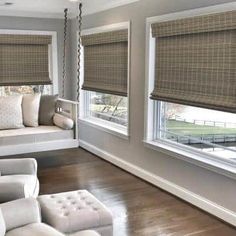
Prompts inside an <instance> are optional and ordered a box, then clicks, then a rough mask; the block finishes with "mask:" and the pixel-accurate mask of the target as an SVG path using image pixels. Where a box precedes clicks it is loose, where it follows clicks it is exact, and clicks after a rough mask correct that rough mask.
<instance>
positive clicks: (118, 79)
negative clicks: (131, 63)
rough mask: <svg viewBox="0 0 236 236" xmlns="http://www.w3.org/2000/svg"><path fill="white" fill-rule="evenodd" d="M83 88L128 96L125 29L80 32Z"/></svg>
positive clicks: (126, 37)
mask: <svg viewBox="0 0 236 236" xmlns="http://www.w3.org/2000/svg"><path fill="white" fill-rule="evenodd" d="M82 44H83V46H84V84H83V86H82V89H84V90H89V91H95V92H101V93H108V94H114V95H120V96H127V75H128V30H119V31H111V32H105V33H98V34H92V35H86V36H82Z"/></svg>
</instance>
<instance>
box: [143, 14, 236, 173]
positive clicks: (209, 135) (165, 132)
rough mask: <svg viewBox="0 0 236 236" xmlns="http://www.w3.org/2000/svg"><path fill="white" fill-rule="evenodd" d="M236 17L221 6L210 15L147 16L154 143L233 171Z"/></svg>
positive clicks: (150, 139) (149, 131)
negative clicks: (234, 40) (234, 38)
mask: <svg viewBox="0 0 236 236" xmlns="http://www.w3.org/2000/svg"><path fill="white" fill-rule="evenodd" d="M227 10H228V11H227ZM202 11H203V12H207V10H206V9H203V10H202ZM234 17H235V11H231V9H226V11H225V12H222V9H219V13H215V12H214V13H211V12H210V11H209V14H207V13H205V15H204V14H202V12H201V11H200V10H196V11H194V10H191V11H189V12H179V13H176V14H171V15H163V16H158V17H152V18H149V19H147V29H149V30H147V34H148V35H147V37H148V38H149V40H147V52H148V54H147V55H148V57H147V60H146V67H147V69H148V70H147V81H146V85H147V87H146V88H147V90H146V121H145V122H146V124H145V129H146V130H145V131H146V133H145V135H146V136H145V140H146V142H147V143H148V144H150V145H149V146H151V147H153V148H154V149H158V150H160V148H161V149H163V150H164V151H165V150H166V151H167V152H168V153H172V154H173V156H178V157H181V156H183V159H184V160H186V158H192V160H191V162H192V161H193V159H195V160H196V162H195V163H196V164H199V161H201V162H204V163H207V164H209V165H215V166H216V167H219V168H225V169H226V170H229V171H231V168H230V167H231V166H234V165H235V162H236V114H235V83H234V80H235V77H231V76H232V75H233V73H232V72H233V70H234V69H233V68H235V64H234V63H235V60H233V56H232V53H231V51H232V48H233V44H232V41H231V37H232V35H234V34H235V31H233V30H232V29H231V28H232V27H231V22H232V18H234ZM216 22H217V23H216ZM210 39H212V40H210ZM219 39H222V40H223V41H220V40H219ZM229 48H230V49H229ZM227 50H228V51H227ZM221 52H224V53H221ZM226 71H227V72H226ZM227 76H228V77H227ZM175 153H176V154H175ZM199 165H200V164H199Z"/></svg>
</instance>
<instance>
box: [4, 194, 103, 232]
mask: <svg viewBox="0 0 236 236" xmlns="http://www.w3.org/2000/svg"><path fill="white" fill-rule="evenodd" d="M0 236H65V235H64V234H62V233H60V232H59V231H57V230H55V229H54V228H52V227H51V226H49V225H47V224H44V223H42V222H41V212H40V207H39V204H38V202H37V200H36V199H34V198H27V199H19V200H15V201H12V202H7V203H4V204H1V205H0ZM69 236H99V234H97V233H96V232H94V231H83V232H82V231H81V232H76V233H74V234H71V235H69Z"/></svg>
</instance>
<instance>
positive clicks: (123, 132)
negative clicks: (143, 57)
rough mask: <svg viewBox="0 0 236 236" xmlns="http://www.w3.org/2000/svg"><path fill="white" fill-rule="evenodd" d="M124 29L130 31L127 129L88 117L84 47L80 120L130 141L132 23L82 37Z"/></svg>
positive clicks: (98, 29) (87, 31) (88, 31)
mask: <svg viewBox="0 0 236 236" xmlns="http://www.w3.org/2000/svg"><path fill="white" fill-rule="evenodd" d="M122 29H128V73H127V87H128V91H127V93H128V94H127V100H128V101H127V123H128V125H127V128H125V127H123V126H122V125H118V124H115V123H112V122H109V121H103V120H102V119H99V118H95V117H88V116H87V114H86V107H87V106H88V96H87V93H86V91H84V90H82V89H81V87H82V84H83V81H84V71H83V68H84V56H83V55H84V50H83V46H82V48H81V58H80V63H81V64H80V65H81V68H82V69H81V72H80V78H81V80H80V111H81V112H80V116H79V120H80V121H81V122H82V123H85V124H87V125H90V126H92V127H95V128H98V129H100V130H102V131H105V132H107V133H110V134H113V135H115V136H118V137H120V138H124V139H129V136H130V54H131V53H130V51H131V48H130V39H131V35H130V21H126V22H121V23H117V24H111V25H104V26H100V27H95V28H89V29H85V30H82V33H81V34H82V35H89V34H96V33H104V32H109V31H113V30H122Z"/></svg>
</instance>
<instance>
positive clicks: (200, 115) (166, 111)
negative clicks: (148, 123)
mask: <svg viewBox="0 0 236 236" xmlns="http://www.w3.org/2000/svg"><path fill="white" fill-rule="evenodd" d="M155 106H156V109H155V110H156V114H155V120H157V121H158V122H157V123H156V124H157V125H156V127H155V133H154V137H153V139H154V140H156V141H158V140H159V139H162V140H166V141H170V142H172V143H175V144H180V145H184V146H186V147H191V148H193V149H195V150H196V151H203V152H206V153H209V154H213V155H214V156H218V157H222V158H226V159H227V160H232V161H236V114H233V113H227V112H221V111H215V110H209V109H203V108H197V107H192V106H185V105H179V104H174V103H167V102H155Z"/></svg>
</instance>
